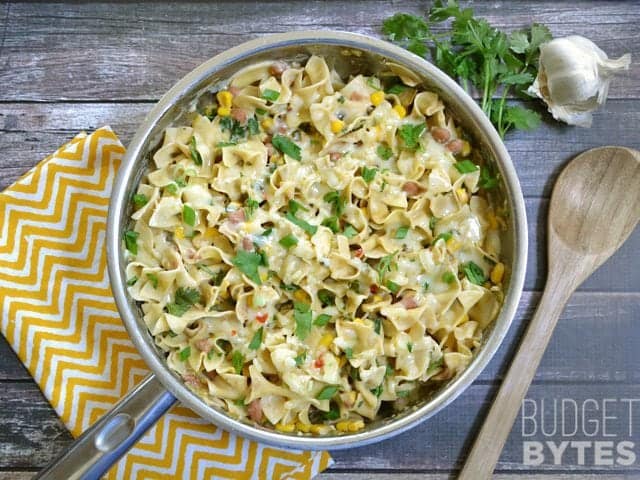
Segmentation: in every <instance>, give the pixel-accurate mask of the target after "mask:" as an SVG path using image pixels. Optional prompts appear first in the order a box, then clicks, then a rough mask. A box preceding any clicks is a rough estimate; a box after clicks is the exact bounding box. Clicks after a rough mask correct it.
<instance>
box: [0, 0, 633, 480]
mask: <svg viewBox="0 0 640 480" xmlns="http://www.w3.org/2000/svg"><path fill="white" fill-rule="evenodd" d="M470 3H471V2H470ZM428 5H429V2H428V1H422V0H408V1H402V2H399V1H392V2H388V1H368V2H358V3H356V2H347V1H344V0H337V1H333V2H325V1H322V0H314V1H297V2H274V1H270V2H254V1H231V0H228V1H221V2H192V3H177V2H171V3H170V2H153V3H146V4H128V3H120V4H118V5H115V6H114V5H113V4H108V3H92V4H75V3H74V4H71V3H68V4H65V3H56V4H53V3H48V4H47V3H43V4H37V5H34V4H28V3H8V2H6V3H3V4H1V5H0V82H1V83H0V85H2V88H0V151H1V152H2V154H0V189H3V188H4V187H6V186H7V185H9V184H10V183H11V182H13V181H14V180H15V179H16V178H18V177H19V176H20V175H22V173H24V172H25V171H26V170H27V169H28V168H30V167H31V166H33V165H34V164H35V163H37V162H38V161H39V160H40V159H42V158H44V157H45V156H46V155H48V154H50V153H51V152H53V151H54V150H55V149H56V148H57V147H58V146H60V145H61V144H62V143H64V142H65V141H67V140H68V139H70V138H71V137H73V136H74V135H75V134H76V133H77V132H78V131H80V130H88V131H91V130H94V129H95V128H97V127H100V126H102V125H105V124H109V125H111V126H112V127H113V128H114V130H115V131H116V133H118V135H119V136H120V137H121V139H122V140H123V142H124V143H125V145H126V143H128V141H129V140H130V139H131V137H132V135H133V132H134V131H135V129H136V127H137V125H138V124H139V123H140V122H141V121H142V119H143V118H144V115H145V114H146V112H148V111H149V110H150V109H151V108H152V106H153V103H154V102H155V101H156V100H157V99H158V98H159V97H160V96H161V95H162V94H163V93H164V92H165V91H167V90H168V88H169V87H170V86H171V85H172V84H173V83H174V82H175V81H176V80H178V79H179V78H181V77H182V76H183V75H184V74H186V73H187V72H188V71H189V70H191V69H192V68H193V67H195V66H196V65H198V64H200V63H201V62H202V61H204V60H206V59H207V58H210V57H211V56H213V55H215V54H217V53H219V52H221V51H223V50H224V49H226V48H228V47H230V46H234V45H238V44H240V43H242V42H244V41H246V40H250V39H253V38H257V37H259V36H261V35H266V34H268V33H273V32H283V31H290V30H302V29H316V28H331V29H339V30H347V31H353V32H360V33H365V34H371V35H376V36H378V35H379V33H380V24H381V22H382V20H383V19H384V18H385V17H387V16H388V15H390V14H393V13H395V12H398V11H407V12H412V13H421V12H423V11H424V10H425V9H426V8H428ZM472 6H473V8H474V9H475V10H476V12H477V13H478V14H479V15H482V16H484V17H486V18H487V19H488V20H489V21H490V22H492V23H494V24H495V25H498V26H501V27H504V28H507V29H515V28H519V27H521V26H523V25H527V24H529V23H530V22H531V21H538V22H542V23H545V24H547V25H549V26H550V28H551V30H552V32H553V33H554V35H556V36H561V35H567V34H580V35H584V36H587V37H589V38H591V39H592V40H594V41H595V42H596V43H597V44H598V45H599V46H600V47H602V48H603V49H604V50H605V51H606V52H607V53H609V54H610V56H619V55H621V54H623V53H626V52H631V53H632V56H633V63H632V66H631V70H630V71H629V72H628V73H626V74H624V75H622V76H620V77H616V78H615V79H614V81H613V83H612V86H611V90H610V97H609V98H610V99H609V101H608V102H607V104H606V105H605V107H604V108H603V109H602V110H600V111H598V112H597V113H596V115H595V118H594V125H593V127H592V128H591V129H589V130H587V129H579V128H571V127H567V126H562V125H559V124H557V123H555V122H553V121H549V117H548V115H547V116H546V117H545V120H544V122H543V125H542V126H541V128H540V129H538V130H537V131H536V132H530V133H516V134H513V135H511V136H509V137H508V138H507V142H506V143H507V147H508V149H509V152H510V153H511V156H512V158H513V161H514V164H515V167H516V170H517V172H518V175H519V178H520V182H521V185H522V189H523V192H524V194H525V196H526V197H528V198H527V199H526V204H527V212H528V215H529V237H530V249H529V258H528V272H527V278H526V288H527V289H528V290H529V291H527V292H525V294H524V295H523V299H522V302H521V305H520V308H519V310H518V312H517V314H516V318H515V319H514V324H513V326H512V328H511V329H510V331H509V333H508V335H507V338H506V339H505V342H504V345H503V347H502V348H501V349H500V350H499V352H498V353H497V354H496V357H495V358H494V359H493V360H492V361H491V362H490V364H489V365H488V367H487V368H486V369H485V370H484V372H483V373H482V374H481V376H480V377H479V379H478V381H477V382H476V383H475V384H474V385H473V386H472V387H471V388H470V389H469V390H467V392H465V393H464V394H463V396H462V397H460V398H459V399H458V400H456V401H455V402H454V403H453V405H452V406H451V407H449V408H447V409H446V410H444V411H443V412H441V413H440V414H438V415H437V416H436V417H434V418H432V419H430V420H428V421H427V422H426V423H425V424H423V425H422V426H420V427H418V428H416V429H414V430H412V431H410V432H408V433H406V434H404V435H402V436H401V437H399V438H396V439H394V440H390V441H387V442H383V443H381V444H379V445H374V446H371V447H365V448H361V449H354V450H351V451H342V452H335V453H334V457H335V459H336V460H337V464H336V466H335V467H334V468H333V469H332V470H331V471H330V472H328V473H326V474H323V475H321V476H320V477H319V478H321V479H325V480H347V479H349V480H351V479H354V480H364V479H365V478H366V479H374V480H391V479H394V480H395V479H399V480H403V479H410V480H417V479H418V478H424V479H427V480H439V479H444V478H452V473H453V472H456V471H457V469H458V468H459V466H460V465H461V461H462V460H463V459H464V452H465V451H467V450H468V448H469V446H470V441H471V439H472V438H473V437H474V435H475V433H476V432H477V429H478V427H479V422H480V421H481V419H482V418H483V416H484V414H485V412H486V409H487V407H488V401H489V400H490V399H491V398H493V395H494V393H495V389H496V387H497V385H498V383H499V382H500V380H501V379H502V378H503V376H504V372H505V371H506V368H507V367H508V365H509V362H510V358H511V355H512V354H513V351H514V349H515V346H516V345H517V342H518V339H519V338H520V337H521V336H522V334H523V331H524V329H525V328H526V325H527V323H528V321H529V319H530V318H531V315H532V313H533V309H534V307H535V305H536V304H537V302H538V300H539V297H540V294H539V292H537V291H531V290H540V289H541V288H542V282H543V279H544V276H545V274H546V260H545V258H546V255H545V250H546V249H545V247H544V245H545V242H546V234H545V232H544V229H543V228H542V227H541V226H542V225H544V224H545V222H546V210H547V208H548V197H549V195H550V192H551V186H552V184H553V181H554V180H555V179H556V178H557V176H558V174H559V171H560V169H561V167H562V166H563V165H564V164H566V163H567V161H568V160H570V159H571V158H572V157H573V156H575V155H576V154H577V153H579V152H580V151H583V150H585V149H587V148H591V147H594V146H598V145H602V144H618V145H625V146H628V147H632V148H636V149H639V148H640V136H639V135H638V133H637V131H638V130H637V128H638V125H639V124H640V113H639V112H640V82H638V78H640V75H639V74H640V62H638V58H640V38H639V37H638V35H637V32H638V24H639V21H640V2H638V1H635V2H624V1H617V2H613V1H583V2H557V1H552V0H544V1H540V2H535V4H534V3H533V2H530V1H524V0H517V1H506V0H502V1H494V2H473V3H472ZM540 111H541V112H542V110H540ZM639 249H640V232H638V231H636V232H635V233H634V234H633V235H632V237H631V238H630V239H629V240H628V242H627V243H626V244H625V245H624V246H623V247H622V249H621V251H619V252H618V253H617V254H616V256H615V257H614V258H613V259H611V261H609V262H607V263H606V264H605V265H604V266H603V267H601V268H600V269H599V270H598V271H597V272H596V273H595V274H594V275H593V276H592V277H591V278H590V279H589V280H588V281H587V282H586V283H585V284H583V285H582V287H581V289H580V292H579V293H577V294H575V295H574V296H573V297H571V299H570V300H569V303H568V305H567V308H566V309H565V311H564V312H563V315H562V317H561V321H560V322H559V323H558V325H557V327H556V332H555V334H554V337H553V338H552V339H551V342H550V344H549V347H548V349H547V351H546V353H545V356H544V358H543V359H542V362H541V364H540V368H539V369H538V371H537V373H536V377H535V380H534V385H533V387H532V389H531V391H530V395H531V396H532V397H531V398H534V399H537V400H539V399H542V398H546V399H548V400H554V399H562V398H571V399H577V400H579V399H585V398H594V399H599V400H601V399H604V398H620V397H621V396H626V397H635V398H640V392H639V391H638V386H639V385H640V370H638V369H637V367H636V365H637V363H638V359H639V357H638V355H639V354H638V345H640V329H638V328H637V320H638V319H640V290H639V285H640V268H638V267H639V266H640V265H639V262H638V254H637V252H638V251H639ZM605 325H606V327H605ZM638 418H639V419H640V412H638ZM638 421H640V420H638ZM635 425H636V426H637V427H638V428H637V430H640V426H638V423H637V422H636V424H635ZM614 427H616V428H618V430H616V432H621V431H622V429H623V427H624V425H622V420H621V421H620V422H618V423H616V424H615V425H614ZM536 439H537V440H546V439H545V438H536ZM551 439H552V440H561V438H559V437H553V438H551ZM632 440H634V441H635V442H636V445H640V441H639V439H638V438H637V434H636V437H634V438H632ZM70 441H71V438H70V436H69V434H68V433H67V432H66V430H65V429H64V427H63V426H62V424H61V423H60V422H59V420H58V419H57V417H56V416H55V413H54V412H53V410H52V409H51V408H50V407H49V406H48V403H47V402H46V400H45V399H44V397H42V395H41V394H40V393H39V390H38V388H37V386H36V385H35V384H34V383H33V381H32V380H31V379H30V377H29V375H28V372H26V370H25V369H24V367H22V366H21V365H20V363H19V361H18V360H17V358H16V357H15V355H14V354H13V353H12V352H11V350H10V347H9V346H8V345H7V344H6V342H5V341H4V340H0V480H9V479H11V480H14V479H15V480H24V479H26V478H31V475H32V472H33V471H34V470H36V469H37V468H38V467H39V466H42V465H44V464H45V463H46V462H47V461H48V460H50V459H52V458H53V457H54V456H55V455H56V454H57V453H58V452H59V451H60V450H61V449H63V448H64V447H65V446H66V445H68V443H69V442H70ZM522 444H523V437H522V432H521V430H519V429H518V422H517V421H516V428H515V429H514V431H513V432H512V434H511V437H510V438H509V440H508V441H507V448H506V450H505V451H504V453H503V455H502V458H501V463H499V465H498V468H499V470H498V471H499V473H498V475H496V477H495V478H496V479H498V480H506V479H520V478H527V479H533V480H555V479H561V480H569V479H586V480H595V478H598V479H603V480H609V479H614V478H615V479H618V478H640V461H638V462H636V466H635V468H636V470H633V469H629V468H627V469H626V470H625V469H621V468H619V467H618V466H614V467H609V470H608V471H607V472H606V473H605V471H604V470H599V474H598V475H596V474H591V472H590V471H591V470H593V468H589V467H582V469H580V468H579V467H577V466H576V465H573V467H572V466H571V465H570V464H569V465H560V466H554V465H551V464H549V462H547V463H545V464H544V465H542V466H540V467H535V468H534V469H532V467H525V466H524V465H523V459H522ZM639 458H640V455H639ZM574 463H575V462H574Z"/></svg>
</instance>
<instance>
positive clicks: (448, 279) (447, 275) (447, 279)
mask: <svg viewBox="0 0 640 480" xmlns="http://www.w3.org/2000/svg"><path fill="white" fill-rule="evenodd" d="M442 281H443V282H444V283H449V284H451V283H453V282H455V281H456V276H455V275H454V274H453V273H451V272H449V271H447V272H444V273H443V274H442Z"/></svg>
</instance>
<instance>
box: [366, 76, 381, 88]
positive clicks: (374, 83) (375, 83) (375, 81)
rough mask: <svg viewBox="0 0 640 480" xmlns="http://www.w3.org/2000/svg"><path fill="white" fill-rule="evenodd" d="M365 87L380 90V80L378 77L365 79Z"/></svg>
mask: <svg viewBox="0 0 640 480" xmlns="http://www.w3.org/2000/svg"><path fill="white" fill-rule="evenodd" d="M367 85H369V86H370V87H371V88H373V89H374V90H382V85H380V79H379V78H378V77H367Z"/></svg>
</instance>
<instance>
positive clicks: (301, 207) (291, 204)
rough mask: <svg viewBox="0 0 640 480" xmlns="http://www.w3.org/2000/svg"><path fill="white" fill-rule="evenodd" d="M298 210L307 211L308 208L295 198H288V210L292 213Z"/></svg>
mask: <svg viewBox="0 0 640 480" xmlns="http://www.w3.org/2000/svg"><path fill="white" fill-rule="evenodd" d="M298 210H302V211H303V212H308V211H309V209H308V208H307V207H305V206H304V205H302V204H301V203H300V202H296V201H295V200H293V199H291V200H289V211H290V212H291V213H293V214H294V215H295V214H296V213H298Z"/></svg>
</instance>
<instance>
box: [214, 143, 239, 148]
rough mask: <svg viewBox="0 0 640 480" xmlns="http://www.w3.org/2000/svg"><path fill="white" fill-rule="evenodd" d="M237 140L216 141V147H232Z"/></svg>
mask: <svg viewBox="0 0 640 480" xmlns="http://www.w3.org/2000/svg"><path fill="white" fill-rule="evenodd" d="M237 144H238V143H237V142H218V143H216V147H218V148H224V147H233V146H234V145H237Z"/></svg>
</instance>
